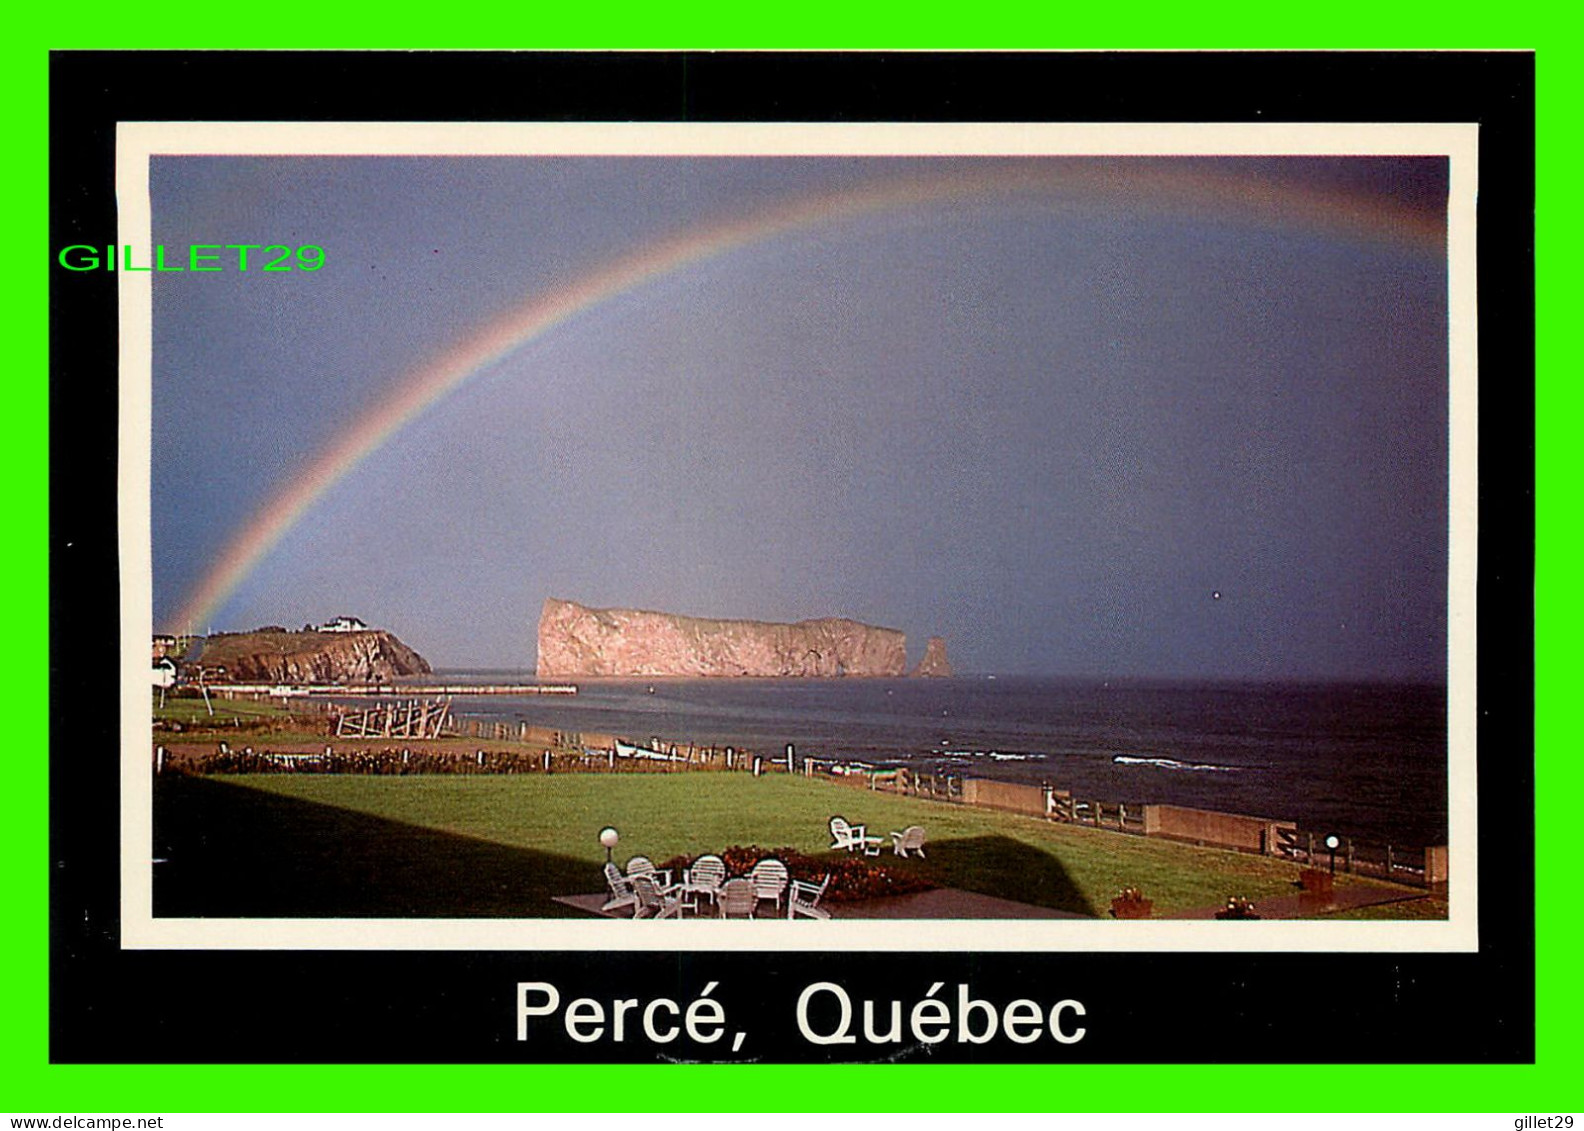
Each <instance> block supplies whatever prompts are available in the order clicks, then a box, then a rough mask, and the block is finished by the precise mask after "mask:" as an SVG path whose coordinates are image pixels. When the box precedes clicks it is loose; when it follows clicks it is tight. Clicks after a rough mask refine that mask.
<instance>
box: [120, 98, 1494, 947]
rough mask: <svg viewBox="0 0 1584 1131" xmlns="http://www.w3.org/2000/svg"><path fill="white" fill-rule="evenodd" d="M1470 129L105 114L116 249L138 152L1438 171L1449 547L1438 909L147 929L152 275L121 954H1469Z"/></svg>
mask: <svg viewBox="0 0 1584 1131" xmlns="http://www.w3.org/2000/svg"><path fill="white" fill-rule="evenodd" d="M1477 146H1478V127H1477V126H1475V125H1472V124H1422V125H1421V124H1412V125H1397V124H1381V123H1369V124H1337V125H1330V124H1314V125H1307V124H1305V125H1292V124H1275V123H1272V124H1264V123H1261V124H1208V123H1207V124H1197V125H1170V124H1167V125H1162V124H1153V123H1131V124H1060V125H1050V124H1020V123H1015V124H950V125H937V124H860V125H840V126H829V125H788V124H774V125H770V124H743V125H739V124H714V123H695V124H641V123H639V124H635V123H597V124H590V123H553V124H532V125H519V124H480V123H441V124H428V123H368V122H348V123H273V122H182V123H164V122H123V123H120V125H119V127H118V130H117V146H116V195H117V202H118V207H119V232H118V243H119V244H123V245H124V244H132V245H133V246H134V247H136V248H142V249H144V254H145V256H146V254H147V249H148V248H149V247H150V246H151V244H152V216H151V209H150V203H149V185H148V172H149V159H150V157H152V156H154V155H156V154H160V155H181V154H187V155H196V154H225V155H264V156H268V155H283V156H284V155H303V154H318V155H415V154H417V155H430V156H481V155H501V156H533V155H561V156H612V155H628V156H642V155H650V156H683V155H694V156H704V155H711V156H733V155H737V156H847V155H854V156H858V155H863V156H923V155H932V156H934V155H958V156H998V157H1033V156H1094V157H1104V156H1124V155H1126V156H1227V155H1246V156H1255V155H1263V156H1271V155H1288V156H1301V155H1358V156H1365V155H1382V156H1407V155H1429V156H1446V157H1448V158H1450V168H1451V180H1450V198H1449V202H1448V214H1447V225H1448V236H1447V265H1448V286H1449V295H1448V310H1449V314H1450V341H1449V348H1450V360H1451V370H1450V386H1449V388H1450V397H1451V403H1450V405H1449V413H1450V414H1449V421H1450V429H1451V435H1450V438H1449V454H1450V460H1451V475H1450V482H1449V486H1450V515H1449V520H1450V530H1449V535H1450V540H1449V549H1450V554H1449V562H1448V567H1449V568H1448V579H1447V603H1448V625H1447V647H1448V653H1449V655H1448V678H1447V713H1448V718H1447V724H1448V727H1447V734H1448V790H1447V792H1448V800H1449V805H1450V813H1449V837H1448V839H1449V842H1450V848H1449V852H1450V861H1449V864H1450V892H1449V899H1450V905H1451V918H1450V919H1449V920H1447V921H1446V922H1400V923H1394V922H1314V921H1301V922H1292V921H1259V922H1249V923H1237V924H1228V923H1219V922H1215V921H1210V922H1173V921H1144V922H1129V923H1126V924H1119V923H1113V922H1109V921H1093V922H1090V921H1076V920H1038V921H1024V920H1019V921H1007V920H997V921H994V929H987V922H986V921H985V920H960V921H950V920H937V921H909V923H908V927H907V929H906V930H899V929H898V925H897V923H895V922H884V921H867V922H865V921H854V920H834V921H831V922H798V923H787V922H784V921H758V922H725V923H721V922H697V921H693V922H689V921H668V922H661V923H651V922H628V921H618V920H596V919H590V920H587V921H584V920H544V919H534V920H498V919H488V920H475V919H424V920H414V919H399V920H392V919H155V918H154V917H153V892H152V867H151V865H150V863H149V857H150V851H149V850H150V846H151V845H152V844H153V797H152V793H153V787H152V781H151V774H150V772H149V735H150V733H151V727H152V722H153V720H152V717H151V708H150V697H149V693H148V687H149V675H148V668H147V660H146V655H147V653H146V651H145V649H146V647H147V644H146V642H147V641H148V639H149V638H150V635H151V633H152V631H153V592H152V584H151V576H152V568H151V566H152V561H151V540H150V539H151V535H150V529H151V527H150V498H151V495H150V470H149V467H150V444H151V411H150V404H151V388H152V357H153V324H152V275H151V274H149V273H145V272H136V273H127V272H121V273H119V275H118V281H119V289H120V314H121V327H120V330H121V337H120V366H121V425H120V440H121V450H120V495H121V498H120V528H119V537H120V551H121V578H122V581H121V639H122V641H123V647H122V649H121V681H122V687H121V691H122V694H121V702H122V726H123V730H122V736H121V944H122V946H123V947H124V948H128V949H203V950H209V949H214V950H225V949H293V950H295V949H310V950H393V949H400V950H606V949H618V948H619V949H623V950H696V951H707V950H766V951H819V952H825V953H833V952H838V951H855V950H856V951H894V952H903V951H930V950H954V951H981V952H991V951H1054V952H1059V951H1229V950H1235V951H1293V952H1298V951H1326V952H1337V951H1352V952H1360V951H1370V952H1373V951H1460V952H1467V951H1473V950H1476V949H1477V948H1478V932H1477V924H1478V903H1477V899H1478V891H1477V885H1476V882H1475V877H1476V875H1477V871H1476V869H1477V866H1478V856H1477V845H1476V831H1477V830H1476V816H1475V814H1476V810H1475V791H1476V784H1477V783H1476V780H1475V726H1476V715H1475V710H1476V708H1475V702H1476V701H1475V656H1476V645H1477V641H1476V639H1475V580H1476V571H1477V564H1478V563H1477V560H1476V556H1475V551H1476V535H1477V531H1478V513H1477V510H1476V506H1477V499H1478V487H1479V469H1478V450H1477V423H1478V404H1477V393H1478V373H1477V369H1476V352H1475V351H1476V344H1477V342H1476V334H1477V326H1476V291H1475V200H1476V193H1477V189H1478V185H1477V168H1478V165H1477Z"/></svg>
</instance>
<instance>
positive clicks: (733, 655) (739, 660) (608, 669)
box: [538, 597, 907, 679]
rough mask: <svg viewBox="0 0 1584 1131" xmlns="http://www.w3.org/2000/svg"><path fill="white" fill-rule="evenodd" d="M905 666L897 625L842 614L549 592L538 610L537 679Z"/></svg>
mask: <svg viewBox="0 0 1584 1131" xmlns="http://www.w3.org/2000/svg"><path fill="white" fill-rule="evenodd" d="M906 671H907V639H906V637H904V636H903V635H902V633H900V632H898V631H897V630H896V629H894V628H877V627H875V626H874V625H870V624H861V623H859V622H858V621H855V620H847V619H845V618H841V617H826V618H821V619H819V620H805V621H798V622H797V623H796V624H777V623H773V622H768V621H753V620H708V619H703V618H700V617H685V616H678V615H676V614H673V613H656V612H648V611H645V610H642V609H591V608H588V607H586V606H583V605H579V604H577V603H576V602H574V601H562V600H558V599H557V598H555V597H552V598H550V599H549V600H547V601H546V602H545V604H544V610H543V611H542V612H541V613H540V615H539V667H538V677H539V678H540V679H566V678H571V677H578V676H689V677H737V676H764V677H771V678H803V677H810V678H830V677H834V676H900V675H904V674H905V673H906Z"/></svg>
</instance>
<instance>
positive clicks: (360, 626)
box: [319, 617, 369, 632]
mask: <svg viewBox="0 0 1584 1131" xmlns="http://www.w3.org/2000/svg"><path fill="white" fill-rule="evenodd" d="M319 631H320V632H368V631H369V626H368V625H366V624H364V623H363V622H362V621H360V620H358V619H357V617H336V618H335V620H332V621H328V622H326V623H325V624H322V625H320V626H319Z"/></svg>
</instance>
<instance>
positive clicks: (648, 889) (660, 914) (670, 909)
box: [632, 875, 682, 919]
mask: <svg viewBox="0 0 1584 1131" xmlns="http://www.w3.org/2000/svg"><path fill="white" fill-rule="evenodd" d="M632 886H633V894H634V895H636V896H637V897H638V913H637V914H636V915H635V916H634V918H636V919H671V918H676V919H680V918H682V892H681V890H680V889H678V888H674V887H668V888H662V887H661V886H660V885H659V884H657V883H655V880H654V877H653V876H652V875H641V876H634V877H633V878H632Z"/></svg>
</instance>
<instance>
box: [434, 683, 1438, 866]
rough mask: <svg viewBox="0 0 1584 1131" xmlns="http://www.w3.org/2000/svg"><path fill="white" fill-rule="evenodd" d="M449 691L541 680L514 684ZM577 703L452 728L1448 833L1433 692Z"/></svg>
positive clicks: (1278, 686)
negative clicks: (505, 727)
mask: <svg viewBox="0 0 1584 1131" xmlns="http://www.w3.org/2000/svg"><path fill="white" fill-rule="evenodd" d="M437 674H438V675H439V676H440V678H444V679H446V680H447V681H448V682H465V681H467V680H476V681H479V682H529V681H531V676H530V677H528V678H527V679H525V678H523V677H522V675H521V674H520V673H512V672H507V673H503V672H467V673H459V672H449V673H437ZM577 686H578V694H577V695H576V696H575V697H574V696H521V697H518V696H499V695H491V696H478V697H459V698H457V699H456V700H455V702H454V703H453V710H454V711H455V713H456V714H457V715H459V716H460V717H462V718H464V719H466V718H482V719H487V720H492V721H507V722H513V723H515V722H529V723H532V724H535V725H539V726H548V727H554V728H557V729H560V730H566V731H576V732H591V733H598V734H614V735H617V736H619V737H621V738H624V739H627V740H629V741H633V742H638V743H647V742H648V741H649V739H651V738H655V737H658V738H661V739H663V740H665V741H667V742H678V743H683V744H686V743H690V742H691V743H697V744H715V745H728V744H729V745H733V746H736V747H738V748H741V749H749V750H753V751H755V752H757V753H760V754H763V755H766V756H783V755H784V754H785V751H786V746H787V745H788V744H791V745H792V746H794V748H795V750H796V753H797V755H798V757H799V758H802V757H815V758H838V759H846V760H853V761H863V762H867V763H870V764H874V765H879V766H892V765H907V766H911V767H913V768H915V769H918V770H922V771H929V772H937V773H939V772H944V773H949V774H956V775H960V776H965V777H986V778H996V779H1000V780H1006V781H1019V782H1027V783H1032V784H1046V785H1052V786H1055V787H1057V788H1058V789H1066V790H1071V791H1072V793H1073V794H1074V795H1075V796H1076V797H1077V798H1078V799H1079V800H1098V801H1104V802H1107V803H1116V802H1124V803H1127V804H1129V805H1136V804H1141V803H1146V802H1159V803H1165V804H1175V805H1188V806H1194V807H1198V808H1206V809H1219V810H1223V811H1228V812H1236V813H1249V814H1254V815H1259V816H1265V817H1271V818H1277V819H1285V820H1294V821H1297V822H1299V823H1300V825H1301V827H1303V828H1305V829H1308V830H1310V831H1313V832H1316V833H1320V834H1323V833H1327V832H1336V833H1339V834H1342V835H1346V836H1353V837H1359V838H1363V839H1368V840H1372V841H1379V842H1385V843H1393V844H1402V845H1425V844H1443V843H1445V842H1446V837H1447V730H1446V693H1445V690H1444V689H1443V688H1442V687H1439V686H1432V685H1423V684H1387V683H1358V684H1341V683H1326V684H1318V683H1313V684H1292V683H1180V682H1179V683H1174V682H1147V681H1116V680H1112V681H1099V680H1074V679H1036V678H1028V677H1014V676H1000V677H986V676H977V677H958V678H954V679H941V680H923V679H896V680H881V679H848V680H761V679H744V680H678V679H647V680H582V681H578V684H577Z"/></svg>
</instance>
